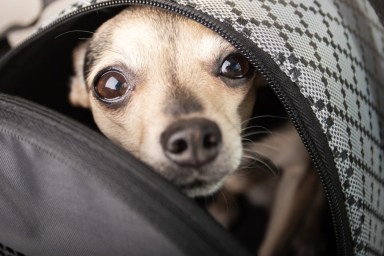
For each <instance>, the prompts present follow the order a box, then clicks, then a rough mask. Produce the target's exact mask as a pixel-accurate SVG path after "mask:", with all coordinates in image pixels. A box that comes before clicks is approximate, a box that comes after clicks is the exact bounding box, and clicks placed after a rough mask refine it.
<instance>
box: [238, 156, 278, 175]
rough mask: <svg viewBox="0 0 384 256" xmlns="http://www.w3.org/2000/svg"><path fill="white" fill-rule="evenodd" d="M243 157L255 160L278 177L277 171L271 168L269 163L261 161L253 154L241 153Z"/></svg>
mask: <svg viewBox="0 0 384 256" xmlns="http://www.w3.org/2000/svg"><path fill="white" fill-rule="evenodd" d="M243 158H245V159H249V160H252V161H253V163H255V162H256V163H259V164H261V165H262V166H265V167H266V168H267V170H269V171H270V172H271V173H272V175H273V176H274V177H275V178H277V177H278V173H277V171H275V169H274V168H272V167H271V165H270V164H268V163H267V162H265V161H263V160H262V159H260V158H258V157H255V156H248V155H243Z"/></svg>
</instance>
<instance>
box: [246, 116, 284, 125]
mask: <svg viewBox="0 0 384 256" xmlns="http://www.w3.org/2000/svg"><path fill="white" fill-rule="evenodd" d="M263 118H276V119H283V120H289V118H288V117H284V116H275V115H261V116H254V117H251V118H248V119H246V120H244V121H243V122H242V123H241V125H243V124H245V123H247V122H250V121H253V120H256V119H263Z"/></svg>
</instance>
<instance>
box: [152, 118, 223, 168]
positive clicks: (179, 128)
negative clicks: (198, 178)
mask: <svg viewBox="0 0 384 256" xmlns="http://www.w3.org/2000/svg"><path fill="white" fill-rule="evenodd" d="M160 140H161V145H162V147H163V150H164V153H165V155H166V156H167V157H168V158H169V159H170V160H171V161H173V162H175V163H176V164H178V165H180V166H191V167H201V166H202V165H204V164H206V163H209V162H211V161H213V160H214V159H215V158H216V156H217V155H218V152H219V148H220V145H221V132H220V129H219V127H218V126H217V124H216V123H214V122H212V121H210V120H208V119H204V118H193V119H188V120H182V121H178V122H176V123H173V124H172V125H170V126H169V127H168V128H167V129H166V130H165V131H164V132H163V133H162V134H161V138H160Z"/></svg>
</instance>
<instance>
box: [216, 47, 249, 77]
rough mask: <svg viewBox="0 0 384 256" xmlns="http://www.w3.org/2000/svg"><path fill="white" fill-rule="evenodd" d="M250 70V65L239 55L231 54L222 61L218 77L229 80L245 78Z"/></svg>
mask: <svg viewBox="0 0 384 256" xmlns="http://www.w3.org/2000/svg"><path fill="white" fill-rule="evenodd" d="M251 70H252V65H251V63H249V61H248V60H247V59H246V58H245V57H244V56H242V55H241V54H237V53H235V54H231V55H229V56H228V57H227V58H225V60H224V61H223V64H221V67H220V75H222V76H225V77H227V78H231V79H241V78H244V77H246V76H247V75H248V74H249V73H250V72H251Z"/></svg>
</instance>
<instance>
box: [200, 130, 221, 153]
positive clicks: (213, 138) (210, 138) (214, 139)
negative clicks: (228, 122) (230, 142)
mask: <svg viewBox="0 0 384 256" xmlns="http://www.w3.org/2000/svg"><path fill="white" fill-rule="evenodd" d="M219 143H220V141H219V138H218V135H217V134H216V133H212V132H211V133H208V134H206V135H205V136H204V140H203V146H204V148H207V149H209V148H214V147H217V145H218V144H219Z"/></svg>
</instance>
